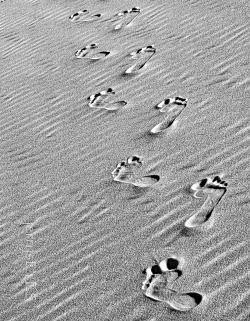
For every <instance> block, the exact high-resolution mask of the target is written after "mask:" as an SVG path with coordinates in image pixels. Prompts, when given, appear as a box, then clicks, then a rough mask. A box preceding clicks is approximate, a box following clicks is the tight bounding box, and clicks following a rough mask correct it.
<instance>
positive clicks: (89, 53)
mask: <svg viewBox="0 0 250 321" xmlns="http://www.w3.org/2000/svg"><path fill="white" fill-rule="evenodd" d="M97 48H98V45H97V44H95V43H92V44H91V45H87V46H86V47H83V48H82V49H80V50H77V51H76V52H75V56H76V58H78V59H79V58H85V59H86V58H87V59H91V60H100V59H103V58H105V57H106V56H107V55H109V54H110V51H99V52H98V50H97Z"/></svg>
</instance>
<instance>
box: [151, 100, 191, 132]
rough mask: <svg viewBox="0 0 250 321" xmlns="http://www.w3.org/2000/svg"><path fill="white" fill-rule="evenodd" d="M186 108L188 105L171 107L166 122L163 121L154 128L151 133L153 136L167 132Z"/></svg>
mask: <svg viewBox="0 0 250 321" xmlns="http://www.w3.org/2000/svg"><path fill="white" fill-rule="evenodd" d="M185 107H186V104H179V105H176V104H174V105H170V107H169V109H168V110H167V112H166V115H164V121H162V122H161V123H159V124H158V125H156V126H155V127H154V128H152V129H151V131H150V132H151V133H152V134H158V133H161V132H162V131H164V130H166V129H167V128H169V127H170V126H171V125H172V124H173V122H174V121H175V119H176V118H177V116H179V115H180V113H181V112H182V111H183V109H184V108H185ZM162 112H163V111H162ZM164 112H165V110H164Z"/></svg>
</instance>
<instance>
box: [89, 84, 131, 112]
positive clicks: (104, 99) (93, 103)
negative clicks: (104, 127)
mask: <svg viewBox="0 0 250 321" xmlns="http://www.w3.org/2000/svg"><path fill="white" fill-rule="evenodd" d="M113 95H115V91H114V90H113V89H112V88H108V89H107V90H102V91H100V92H99V93H97V94H94V95H91V96H89V97H88V98H87V100H88V101H89V103H88V105H89V107H91V108H102V109H106V110H118V109H120V108H122V107H124V106H126V105H127V102H126V101H124V100H118V101H112V100H110V98H111V96H113Z"/></svg>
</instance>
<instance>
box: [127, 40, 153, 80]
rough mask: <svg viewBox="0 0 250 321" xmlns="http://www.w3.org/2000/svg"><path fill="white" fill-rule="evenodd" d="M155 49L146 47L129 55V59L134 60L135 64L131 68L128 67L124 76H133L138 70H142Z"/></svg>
mask: <svg viewBox="0 0 250 321" xmlns="http://www.w3.org/2000/svg"><path fill="white" fill-rule="evenodd" d="M155 52H156V49H155V47H154V46H147V47H144V48H140V49H138V50H137V51H135V52H132V53H131V54H130V56H131V59H134V60H135V62H134V64H133V65H132V66H130V67H129V68H128V69H127V70H126V71H125V72H124V74H133V73H135V72H137V71H138V70H140V69H142V68H143V67H144V66H145V65H146V63H147V62H148V61H149V59H151V58H152V57H153V55H154V54H155Z"/></svg>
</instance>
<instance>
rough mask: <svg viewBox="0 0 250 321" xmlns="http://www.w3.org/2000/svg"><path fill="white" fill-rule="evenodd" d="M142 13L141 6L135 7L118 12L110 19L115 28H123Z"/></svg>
mask: <svg viewBox="0 0 250 321" xmlns="http://www.w3.org/2000/svg"><path fill="white" fill-rule="evenodd" d="M139 14H140V8H139V7H134V8H132V9H128V10H124V11H121V12H118V13H117V14H115V15H114V16H113V17H111V18H110V19H109V21H110V23H111V25H112V26H113V27H114V30H120V29H121V28H123V27H125V26H128V25H129V24H130V23H131V22H132V21H133V20H134V19H135V18H136V17H137V16H138V15H139Z"/></svg>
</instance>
